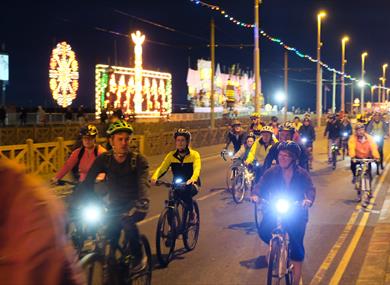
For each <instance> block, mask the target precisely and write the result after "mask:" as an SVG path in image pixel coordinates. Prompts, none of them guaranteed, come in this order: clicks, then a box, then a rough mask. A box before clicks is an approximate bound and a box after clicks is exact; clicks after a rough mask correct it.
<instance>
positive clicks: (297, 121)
mask: <svg viewBox="0 0 390 285" xmlns="http://www.w3.org/2000/svg"><path fill="white" fill-rule="evenodd" d="M293 126H294V129H295V131H296V132H299V129H300V128H301V127H302V123H301V119H300V118H299V117H298V116H295V118H294V122H293Z"/></svg>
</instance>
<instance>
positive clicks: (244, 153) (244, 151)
mask: <svg viewBox="0 0 390 285" xmlns="http://www.w3.org/2000/svg"><path fill="white" fill-rule="evenodd" d="M255 140H256V136H255V135H254V134H249V135H248V136H247V137H246V140H245V143H244V144H243V145H242V146H241V148H240V150H239V151H237V152H236V153H235V154H234V155H233V157H232V159H238V158H240V159H242V160H243V161H245V160H246V159H247V157H248V154H249V152H250V150H251V148H252V146H253V143H254V142H255Z"/></svg>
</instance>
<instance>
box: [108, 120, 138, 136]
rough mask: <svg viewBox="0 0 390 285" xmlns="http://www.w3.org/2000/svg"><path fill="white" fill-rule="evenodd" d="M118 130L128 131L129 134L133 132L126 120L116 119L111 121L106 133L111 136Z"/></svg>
mask: <svg viewBox="0 0 390 285" xmlns="http://www.w3.org/2000/svg"><path fill="white" fill-rule="evenodd" d="M119 132H126V133H129V134H130V135H131V134H132V133H133V132H134V129H133V127H132V126H131V125H130V124H129V123H128V122H126V121H124V120H118V121H116V122H114V123H112V124H111V125H110V126H109V127H108V130H107V134H108V135H109V136H112V135H114V134H116V133H119Z"/></svg>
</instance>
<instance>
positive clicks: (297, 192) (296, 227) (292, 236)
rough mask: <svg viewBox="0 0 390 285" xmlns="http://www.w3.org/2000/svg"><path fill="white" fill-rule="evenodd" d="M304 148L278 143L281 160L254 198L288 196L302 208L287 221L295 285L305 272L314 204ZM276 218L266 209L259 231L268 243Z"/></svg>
mask: <svg viewBox="0 0 390 285" xmlns="http://www.w3.org/2000/svg"><path fill="white" fill-rule="evenodd" d="M300 153H301V148H300V147H299V146H298V144H296V143H295V142H292V141H286V142H282V143H280V144H279V145H278V161H279V165H276V166H274V167H272V168H270V169H269V170H267V171H266V172H265V173H264V175H263V176H262V177H261V179H260V182H259V184H257V186H256V188H255V189H254V195H253V196H252V200H253V201H254V202H259V201H260V200H261V199H263V200H267V201H270V200H271V199H273V197H277V196H287V197H288V199H289V200H291V201H300V204H301V206H302V207H301V208H299V209H297V210H296V211H294V212H293V215H292V216H291V217H288V218H287V219H286V220H285V223H286V224H285V225H284V226H285V228H286V229H287V232H288V235H289V243H290V250H291V252H290V254H291V261H292V264H293V269H292V270H293V285H298V284H299V281H300V279H301V274H302V263H303V260H304V257H305V248H304V244H303V240H304V236H305V232H306V224H307V222H308V219H309V215H308V207H311V206H312V205H313V203H314V200H315V196H316V191H315V188H314V185H313V182H312V180H311V178H310V175H309V173H308V172H307V171H306V170H305V169H303V168H301V167H300V166H298V164H297V162H298V158H299V156H300ZM276 224H277V217H276V216H275V213H274V212H273V211H272V212H271V211H268V212H264V217H263V220H262V222H261V225H260V229H259V233H260V237H261V239H262V241H264V242H265V243H267V244H268V243H269V242H270V240H271V237H272V236H271V233H272V230H273V229H275V228H276Z"/></svg>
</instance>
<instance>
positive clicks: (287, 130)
mask: <svg viewBox="0 0 390 285" xmlns="http://www.w3.org/2000/svg"><path fill="white" fill-rule="evenodd" d="M294 135H295V130H294V127H293V126H292V123H290V122H285V123H284V125H283V126H282V127H281V128H280V130H279V142H277V143H275V144H274V145H273V146H272V147H271V148H270V150H269V151H268V154H267V156H266V158H265V160H264V165H263V171H265V170H267V169H268V168H270V167H271V165H272V162H273V161H276V163H278V152H279V151H278V146H279V144H280V143H281V142H286V141H292V140H294ZM294 141H295V140H294ZM295 142H296V141H295ZM296 143H297V145H298V146H299V147H300V148H301V152H300V155H299V158H298V160H299V165H300V166H301V167H303V168H306V169H307V168H308V157H307V153H306V151H304V150H305V147H304V145H302V143H299V142H296Z"/></svg>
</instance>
